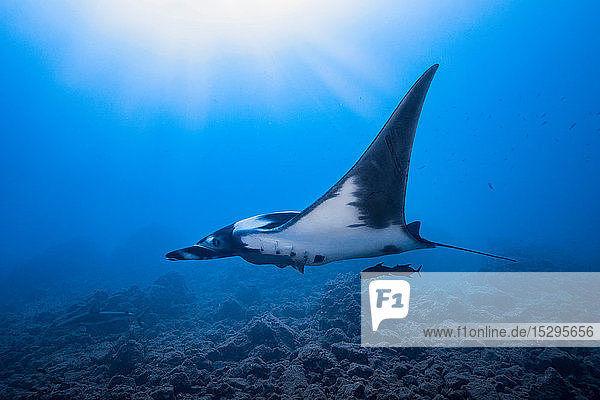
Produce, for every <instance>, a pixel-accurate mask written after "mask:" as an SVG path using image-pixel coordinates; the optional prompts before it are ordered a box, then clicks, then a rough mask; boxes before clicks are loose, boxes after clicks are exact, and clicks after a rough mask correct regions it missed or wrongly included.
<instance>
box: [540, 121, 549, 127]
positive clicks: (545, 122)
mask: <svg viewBox="0 0 600 400" xmlns="http://www.w3.org/2000/svg"><path fill="white" fill-rule="evenodd" d="M547 123H548V121H544V122H542V123H541V124H540V126H544V125H546V124H547Z"/></svg>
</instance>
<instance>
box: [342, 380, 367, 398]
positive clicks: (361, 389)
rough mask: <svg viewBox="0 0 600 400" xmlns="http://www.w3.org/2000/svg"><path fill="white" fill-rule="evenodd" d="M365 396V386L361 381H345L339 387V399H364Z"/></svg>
mask: <svg viewBox="0 0 600 400" xmlns="http://www.w3.org/2000/svg"><path fill="white" fill-rule="evenodd" d="M364 397H365V386H364V385H363V384H362V383H361V382H351V383H344V384H342V386H341V387H340V388H339V390H338V392H337V394H336V398H338V399H362V398H364Z"/></svg>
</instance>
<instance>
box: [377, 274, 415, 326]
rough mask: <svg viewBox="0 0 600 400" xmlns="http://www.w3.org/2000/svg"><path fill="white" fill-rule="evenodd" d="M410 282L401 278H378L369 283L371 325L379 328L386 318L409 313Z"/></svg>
mask: <svg viewBox="0 0 600 400" xmlns="http://www.w3.org/2000/svg"><path fill="white" fill-rule="evenodd" d="M409 301H410V284H409V283H408V282H407V281H405V280H401V279H376V280H373V281H371V282H370V283H369V303H370V305H371V327H372V329H373V331H376V330H377V329H379V324H381V321H383V320H385V319H401V318H406V316H407V315H408V303H409Z"/></svg>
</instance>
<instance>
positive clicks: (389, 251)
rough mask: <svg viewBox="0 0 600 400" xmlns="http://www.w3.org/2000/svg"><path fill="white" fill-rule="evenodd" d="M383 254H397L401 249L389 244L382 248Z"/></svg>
mask: <svg viewBox="0 0 600 400" xmlns="http://www.w3.org/2000/svg"><path fill="white" fill-rule="evenodd" d="M381 252H382V253H383V254H396V253H399V252H400V249H399V248H398V247H396V246H394V245H392V244H388V245H386V246H384V247H383V249H381Z"/></svg>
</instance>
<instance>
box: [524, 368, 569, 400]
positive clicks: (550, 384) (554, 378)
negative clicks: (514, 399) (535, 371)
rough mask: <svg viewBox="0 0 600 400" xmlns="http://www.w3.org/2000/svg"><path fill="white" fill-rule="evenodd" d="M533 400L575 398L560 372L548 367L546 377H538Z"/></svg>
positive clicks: (532, 395)
mask: <svg viewBox="0 0 600 400" xmlns="http://www.w3.org/2000/svg"><path fill="white" fill-rule="evenodd" d="M531 398H532V399H535V400H538V399H539V400H542V399H544V400H562V399H565V400H566V399H571V398H573V396H572V395H571V393H570V392H569V388H568V387H567V383H566V382H565V380H564V379H563V377H562V376H561V375H560V374H559V373H558V371H557V370H556V369H554V368H552V367H548V369H546V371H545V372H544V375H543V376H541V377H538V379H537V382H536V384H534V385H533V387H532V391H531Z"/></svg>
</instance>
